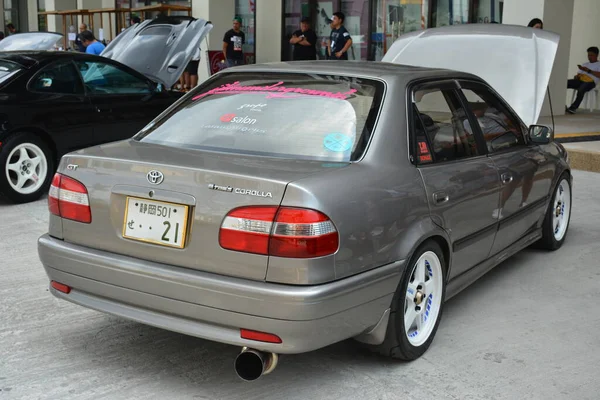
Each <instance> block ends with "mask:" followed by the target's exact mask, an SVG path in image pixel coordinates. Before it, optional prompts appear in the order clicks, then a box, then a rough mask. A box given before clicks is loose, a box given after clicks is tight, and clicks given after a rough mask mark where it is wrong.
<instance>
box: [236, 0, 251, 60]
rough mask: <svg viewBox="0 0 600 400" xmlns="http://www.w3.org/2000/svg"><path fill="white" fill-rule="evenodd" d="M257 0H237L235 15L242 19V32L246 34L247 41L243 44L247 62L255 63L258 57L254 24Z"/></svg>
mask: <svg viewBox="0 0 600 400" xmlns="http://www.w3.org/2000/svg"><path fill="white" fill-rule="evenodd" d="M255 11H256V0H235V15H236V16H238V17H240V18H241V19H242V27H241V28H240V29H241V30H242V32H244V34H245V35H246V43H245V44H244V45H243V46H242V50H243V52H244V59H245V63H246V64H254V63H255V62H256V61H255V60H256V57H255V56H254V40H255V36H254V26H255V24H256V18H255Z"/></svg>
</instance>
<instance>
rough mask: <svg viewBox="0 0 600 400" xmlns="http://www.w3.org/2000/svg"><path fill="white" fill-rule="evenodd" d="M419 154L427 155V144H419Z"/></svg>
mask: <svg viewBox="0 0 600 400" xmlns="http://www.w3.org/2000/svg"><path fill="white" fill-rule="evenodd" d="M419 153H421V154H429V148H428V147H427V143H425V142H419Z"/></svg>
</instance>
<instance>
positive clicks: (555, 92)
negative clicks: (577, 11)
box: [502, 0, 597, 116]
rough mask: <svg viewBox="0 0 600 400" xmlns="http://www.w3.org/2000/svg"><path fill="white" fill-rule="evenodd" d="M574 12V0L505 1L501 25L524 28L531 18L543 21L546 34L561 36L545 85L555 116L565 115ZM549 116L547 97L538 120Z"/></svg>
mask: <svg viewBox="0 0 600 400" xmlns="http://www.w3.org/2000/svg"><path fill="white" fill-rule="evenodd" d="M578 1H581V0H578ZM592 1H594V0H592ZM596 1H597V0H596ZM573 9H574V0H527V1H523V0H504V14H503V16H502V23H503V24H510V25H525V26H526V25H527V24H528V23H529V21H530V20H532V19H533V18H540V19H541V20H542V21H544V29H545V30H549V31H552V32H555V33H558V34H559V35H560V43H559V45H558V51H557V53H556V58H555V60H554V67H553V69H552V74H551V75H550V82H549V84H548V87H549V88H550V94H551V97H552V109H553V111H554V115H562V114H564V113H565V104H564V99H565V98H566V96H567V77H568V75H569V74H568V71H569V56H570V53H571V32H572V30H573ZM550 114H551V112H550V105H549V101H548V96H546V99H545V100H544V105H543V107H542V112H541V116H549V115H550Z"/></svg>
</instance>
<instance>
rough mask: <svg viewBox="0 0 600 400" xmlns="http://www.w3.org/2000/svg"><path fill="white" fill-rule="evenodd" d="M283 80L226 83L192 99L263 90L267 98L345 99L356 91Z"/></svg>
mask: <svg viewBox="0 0 600 400" xmlns="http://www.w3.org/2000/svg"><path fill="white" fill-rule="evenodd" d="M282 85H283V82H278V83H276V84H274V85H271V86H242V85H240V82H239V81H238V82H234V83H228V84H226V85H222V86H220V87H218V88H215V89H211V90H209V91H207V92H205V93H202V94H199V95H198V96H195V97H194V98H193V99H192V100H198V99H201V98H203V97H205V96H208V95H211V94H238V93H248V92H265V93H269V95H267V98H288V97H299V96H293V95H292V96H287V95H288V94H297V95H306V96H320V97H327V98H330V99H339V100H346V99H347V98H348V97H350V96H351V95H352V94H354V93H356V89H350V90H349V91H347V92H337V93H333V92H328V91H325V90H316V89H304V88H295V87H285V86H282Z"/></svg>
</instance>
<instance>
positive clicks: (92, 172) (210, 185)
mask: <svg viewBox="0 0 600 400" xmlns="http://www.w3.org/2000/svg"><path fill="white" fill-rule="evenodd" d="M132 158H135V161H132ZM346 165H349V164H348V163H323V162H321V161H312V160H295V161H293V162H290V160H286V159H275V158H265V157H254V156H243V155H237V154H225V153H211V152H201V151H197V150H189V149H182V148H172V147H166V146H157V145H155V144H149V143H143V142H137V141H134V140H128V141H124V142H117V143H111V144H108V145H102V146H97V147H93V148H90V149H86V150H84V151H80V152H77V153H71V154H69V155H67V156H65V157H64V158H63V160H62V162H61V165H60V168H59V170H58V172H60V173H62V174H65V175H67V176H70V177H72V178H74V179H76V180H78V181H80V182H81V183H83V184H84V185H85V186H86V187H87V190H88V195H89V201H90V206H91V213H92V222H91V224H83V223H79V222H75V221H70V220H66V219H65V220H63V237H64V240H65V241H67V242H70V243H74V244H79V245H82V246H87V247H92V248H95V249H100V250H105V251H109V252H112V253H117V254H122V255H125V256H131V257H135V258H139V259H146V260H152V261H154V262H159V263H164V264H169V265H175V266H178V267H184V268H190V269H196V270H201V271H206V272H213V273H217V274H222V275H229V276H235V277H241V278H246V279H253V280H264V279H265V277H266V272H267V262H268V256H263V255H257V254H247V253H241V252H235V251H229V250H224V249H223V248H221V247H220V245H219V230H220V227H221V223H222V221H223V219H224V218H225V216H226V215H227V214H228V213H229V212H230V211H231V210H233V209H235V208H237V207H240V206H252V205H276V206H278V205H279V204H280V203H281V200H282V198H283V195H284V192H285V189H286V186H287V184H288V183H289V182H291V181H295V180H298V179H300V178H303V177H306V176H309V175H312V174H317V173H319V174H322V173H324V172H326V171H330V170H334V169H337V168H342V167H345V166H346ZM75 166H76V167H75ZM152 171H155V172H156V171H158V172H160V173H161V174H162V177H163V179H162V182H160V183H159V184H156V182H157V181H158V180H155V183H151V182H150V181H152V180H153V179H154V177H155V175H150V176H149V173H150V172H152ZM151 192H152V195H150V193H151ZM128 197H129V198H130V200H129V203H130V204H129V207H127V198H128ZM152 201H160V202H163V203H164V205H170V204H172V203H175V204H183V205H187V206H189V209H188V217H187V225H186V226H185V227H184V226H183V225H181V226H179V227H178V228H177V233H178V235H179V237H181V238H183V237H184V236H185V237H186V241H185V246H184V247H183V248H177V247H167V246H163V245H159V244H155V243H149V242H144V241H139V240H134V239H132V238H125V237H124V233H125V232H126V231H127V232H128V233H129V234H131V231H130V230H126V229H124V226H125V225H126V224H129V223H130V222H131V221H132V220H133V224H132V227H133V228H135V229H137V227H138V226H139V225H140V224H145V223H150V224H153V223H155V222H149V221H150V220H149V218H150V217H143V219H138V218H142V217H140V214H139V213H138V211H137V209H138V208H139V207H140V205H143V204H144V203H147V204H149V205H153V204H152ZM161 204H162V203H161ZM134 208H135V209H136V211H132V210H133V209H134ZM126 209H128V210H129V211H128V212H127V214H128V215H127V216H126ZM173 209H175V208H173ZM179 212H180V213H181V212H182V209H181V208H180V209H179ZM179 215H183V214H179ZM152 218H153V220H152V221H154V220H155V219H154V218H155V216H152ZM178 218H180V219H179V220H178V221H180V222H181V221H182V220H183V219H185V217H178ZM175 221H176V219H173V220H172V223H173V225H172V226H171V230H170V231H169V232H168V233H167V237H171V238H172V239H174V238H175V237H176V236H175ZM159 222H160V221H159ZM152 226H153V227H154V226H156V227H157V228H158V227H159V228H160V229H161V232H160V233H164V232H162V230H166V227H165V226H163V225H162V224H158V223H157V225H152ZM179 232H181V233H179Z"/></svg>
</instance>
